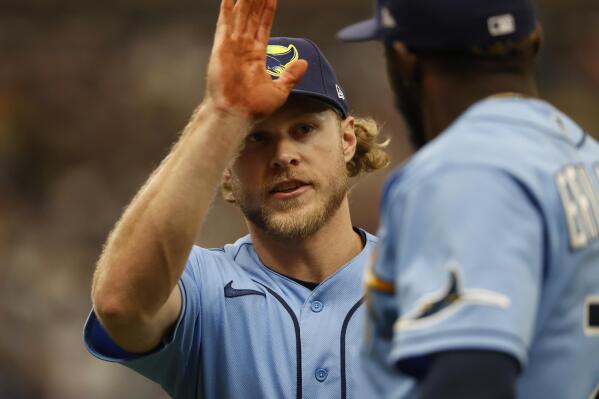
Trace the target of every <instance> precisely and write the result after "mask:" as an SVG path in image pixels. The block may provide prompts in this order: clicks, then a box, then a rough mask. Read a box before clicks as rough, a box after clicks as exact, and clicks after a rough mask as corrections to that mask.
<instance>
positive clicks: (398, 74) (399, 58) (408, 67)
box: [385, 41, 418, 84]
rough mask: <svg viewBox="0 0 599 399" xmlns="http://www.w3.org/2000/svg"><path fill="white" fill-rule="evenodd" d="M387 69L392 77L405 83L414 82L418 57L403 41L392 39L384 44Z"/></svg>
mask: <svg viewBox="0 0 599 399" xmlns="http://www.w3.org/2000/svg"><path fill="white" fill-rule="evenodd" d="M385 55H386V59H387V69H388V72H389V76H390V77H391V78H392V79H401V81H403V82H404V84H405V83H408V82H414V80H415V77H416V70H417V68H418V57H417V56H416V54H414V53H413V52H412V51H410V49H409V48H408V46H406V44H405V43H404V42H400V41H394V42H392V43H390V44H386V45H385Z"/></svg>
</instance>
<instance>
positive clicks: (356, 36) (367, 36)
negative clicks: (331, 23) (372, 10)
mask: <svg viewBox="0 0 599 399" xmlns="http://www.w3.org/2000/svg"><path fill="white" fill-rule="evenodd" d="M380 38H381V31H380V29H379V25H378V23H377V21H376V20H375V19H374V18H373V19H369V20H366V21H362V22H358V23H356V24H353V25H350V26H348V27H345V28H343V29H341V30H340V31H339V32H337V39H339V40H343V41H345V42H364V41H367V40H378V39H380Z"/></svg>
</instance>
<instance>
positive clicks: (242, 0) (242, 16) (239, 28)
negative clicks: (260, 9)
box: [233, 0, 256, 34]
mask: <svg viewBox="0 0 599 399" xmlns="http://www.w3.org/2000/svg"><path fill="white" fill-rule="evenodd" d="M255 2H256V1H255V0H237V4H235V7H234V8H233V13H234V14H235V27H234V32H235V33H237V34H243V33H245V30H246V26H247V23H248V19H249V16H250V13H251V11H252V8H253V7H254V3H255Z"/></svg>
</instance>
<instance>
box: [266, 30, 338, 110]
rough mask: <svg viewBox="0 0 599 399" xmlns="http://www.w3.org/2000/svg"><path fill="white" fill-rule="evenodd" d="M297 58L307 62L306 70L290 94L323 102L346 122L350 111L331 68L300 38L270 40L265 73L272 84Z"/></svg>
mask: <svg viewBox="0 0 599 399" xmlns="http://www.w3.org/2000/svg"><path fill="white" fill-rule="evenodd" d="M300 58H301V59H303V60H305V61H307V63H308V67H307V69H306V71H305V72H304V76H302V78H301V79H300V81H299V82H297V83H296V84H295V85H294V86H293V89H292V90H291V93H292V94H294V95H296V96H297V95H299V96H308V97H312V98H313V99H316V100H319V101H321V102H324V103H325V104H326V105H328V106H330V107H331V108H332V109H333V110H334V111H335V112H337V113H338V114H339V115H341V117H343V118H347V116H348V112H349V110H348V108H349V107H348V104H347V100H346V96H345V93H344V92H343V89H342V86H341V84H340V83H339V81H338V80H337V76H336V75H335V71H334V70H333V67H332V66H331V64H330V63H329V61H328V60H327V58H326V57H325V56H324V54H323V53H322V51H320V49H319V48H318V46H316V44H315V43H314V42H313V41H311V40H309V39H304V38H299V37H271V38H270V40H269V41H268V46H267V47H266V68H265V69H266V72H268V75H270V77H271V79H272V80H277V79H279V78H280V77H281V75H282V74H283V72H285V70H286V69H287V68H289V66H290V65H291V64H292V63H293V62H294V61H297V60H299V59H300Z"/></svg>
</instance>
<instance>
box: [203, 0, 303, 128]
mask: <svg viewBox="0 0 599 399" xmlns="http://www.w3.org/2000/svg"><path fill="white" fill-rule="evenodd" d="M275 9H276V0H238V1H237V3H236V4H234V0H222V3H221V10H220V16H219V19H218V23H217V28H216V35H215V40H214V46H213V49H212V56H211V59H210V64H209V66H208V81H207V88H208V89H207V90H208V92H207V95H208V97H209V98H210V99H212V100H213V101H214V102H215V103H216V104H217V106H218V107H220V108H222V109H226V110H227V111H230V112H236V113H239V114H242V115H245V116H250V117H256V118H258V117H263V116H266V115H269V114H271V113H272V112H274V111H275V110H276V109H277V108H279V107H280V106H281V105H283V103H284V102H285V101H286V99H287V97H288V96H289V93H290V91H291V89H292V88H293V86H294V85H295V84H296V83H297V82H299V80H300V79H301V78H302V76H303V74H304V72H305V70H306V68H307V62H306V61H305V60H298V61H295V62H294V63H292V64H290V65H289V66H288V67H287V69H286V70H285V72H283V74H282V75H281V77H280V78H279V79H277V80H272V79H271V77H270V75H269V74H268V73H267V72H266V47H267V45H268V39H269V37H270V31H271V27H272V21H273V17H274V13H275Z"/></svg>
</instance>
